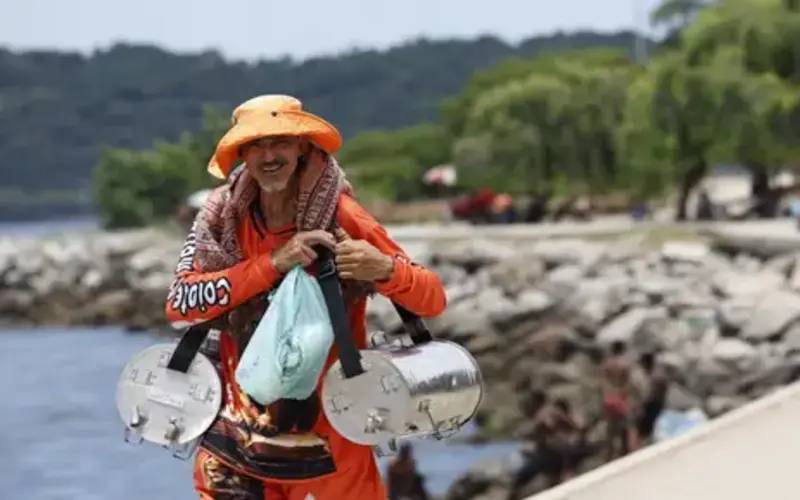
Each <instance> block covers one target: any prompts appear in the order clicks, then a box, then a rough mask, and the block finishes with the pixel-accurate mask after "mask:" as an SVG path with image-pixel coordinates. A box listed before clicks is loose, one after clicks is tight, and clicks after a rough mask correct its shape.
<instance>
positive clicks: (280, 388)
mask: <svg viewBox="0 0 800 500" xmlns="http://www.w3.org/2000/svg"><path fill="white" fill-rule="evenodd" d="M332 343H333V328H332V326H331V320H330V317H329V316H328V308H327V307H326V305H325V298H324V297H323V295H322V289H320V287H319V284H318V283H317V280H315V279H314V278H312V277H311V276H309V275H308V273H306V272H305V271H304V270H303V268H301V267H299V266H297V267H294V268H293V269H292V270H291V271H289V273H288V274H287V275H286V277H284V279H283V282H282V283H281V284H280V286H279V287H278V289H277V290H276V291H275V292H274V293H273V295H272V300H271V301H270V305H269V308H268V309H267V312H266V314H264V317H263V318H261V321H260V322H259V324H258V326H257V327H256V330H255V332H253V336H252V337H251V338H250V342H249V343H248V344H247V348H245V350H244V353H242V357H241V359H240V360H239V366H238V367H237V368H236V381H237V382H238V383H239V386H240V387H241V388H242V390H244V391H245V392H246V393H247V394H249V395H250V396H251V397H252V398H253V399H255V400H256V401H258V402H259V403H261V404H263V405H268V404H270V403H272V402H274V401H277V400H279V399H306V398H307V397H309V396H310V395H311V393H312V392H314V389H315V388H316V386H317V380H318V378H319V376H320V373H321V372H322V368H323V366H324V364H325V358H326V357H327V356H328V352H329V351H330V348H331V344H332Z"/></svg>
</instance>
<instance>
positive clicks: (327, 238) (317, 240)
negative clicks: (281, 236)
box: [272, 229, 336, 274]
mask: <svg viewBox="0 0 800 500" xmlns="http://www.w3.org/2000/svg"><path fill="white" fill-rule="evenodd" d="M316 245H323V246H325V247H327V248H329V249H331V250H334V249H335V248H336V238H334V236H333V235H332V234H331V233H329V232H327V231H323V230H321V229H317V230H314V231H303V232H300V233H297V234H295V235H294V236H293V237H292V239H290V240H289V241H288V242H286V244H285V245H283V246H282V247H280V248H279V249H278V250H276V251H274V252H273V253H272V264H273V265H274V266H275V268H276V269H277V270H278V271H279V272H281V273H282V274H286V273H288V272H289V270H290V269H292V268H293V267H294V266H296V265H297V264H300V265H301V266H303V267H306V266H308V265H310V264H311V263H312V262H314V261H315V260H316V259H317V252H315V251H314V250H313V249H312V248H311V247H313V246H316Z"/></svg>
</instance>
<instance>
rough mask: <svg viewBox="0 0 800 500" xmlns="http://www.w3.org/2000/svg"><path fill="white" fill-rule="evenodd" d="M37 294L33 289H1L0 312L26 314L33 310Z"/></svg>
mask: <svg viewBox="0 0 800 500" xmlns="http://www.w3.org/2000/svg"><path fill="white" fill-rule="evenodd" d="M35 301H36V295H35V293H34V292H33V291H31V290H15V289H5V290H0V313H2V314H4V315H26V316H27V314H24V313H25V312H26V311H31V308H32V307H33V304H34V302H35Z"/></svg>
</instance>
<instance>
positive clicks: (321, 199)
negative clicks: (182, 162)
mask: <svg viewBox="0 0 800 500" xmlns="http://www.w3.org/2000/svg"><path fill="white" fill-rule="evenodd" d="M299 175H300V179H299V192H298V196H297V214H296V218H295V225H296V227H297V231H311V230H314V229H329V228H331V226H332V224H333V222H334V219H335V217H336V204H337V201H338V200H339V195H340V194H341V193H343V192H344V193H349V194H352V188H351V187H350V183H348V182H347V180H346V179H345V176H344V172H343V171H342V169H341V167H339V164H338V163H337V162H336V160H335V159H334V158H333V157H332V156H330V155H328V154H326V153H324V152H323V151H320V150H319V149H316V148H315V149H314V150H313V151H312V153H311V154H309V156H308V159H307V161H306V162H305V165H304V166H303V167H302V170H301V171H300V173H299ZM259 193H260V188H259V186H258V183H256V181H255V179H253V178H252V176H251V175H250V173H249V172H248V171H247V169H246V168H244V167H243V166H239V167H238V168H237V169H236V170H234V171H233V173H231V175H230V176H229V177H228V182H227V183H226V184H225V185H224V186H222V187H219V188H217V189H215V190H214V191H213V192H212V193H211V194H210V195H209V197H208V200H207V201H206V203H205V205H204V206H203V209H202V210H201V211H200V215H199V217H198V218H197V221H196V223H195V227H194V231H195V237H196V253H195V264H196V265H197V267H198V268H199V270H200V271H202V272H213V271H219V270H221V269H226V268H228V267H231V266H233V265H235V264H237V263H239V262H241V261H242V260H244V255H243V252H242V249H241V248H240V247H239V241H238V239H237V237H236V234H237V228H238V227H239V224H240V222H241V221H242V220H243V218H244V217H247V215H248V211H249V210H250V208H251V206H252V205H253V203H254V202H257V201H258V196H259Z"/></svg>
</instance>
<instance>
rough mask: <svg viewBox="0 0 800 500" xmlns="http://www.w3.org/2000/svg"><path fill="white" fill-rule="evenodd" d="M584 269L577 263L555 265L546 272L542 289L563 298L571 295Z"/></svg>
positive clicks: (560, 298) (581, 278) (578, 283)
mask: <svg viewBox="0 0 800 500" xmlns="http://www.w3.org/2000/svg"><path fill="white" fill-rule="evenodd" d="M585 273H586V270H585V269H584V268H583V267H581V266H577V265H566V266H561V267H557V268H555V269H554V270H552V271H550V272H549V273H548V274H547V278H546V279H545V282H544V283H543V284H542V287H541V288H542V290H544V291H546V292H547V293H549V294H550V295H552V296H554V297H556V298H558V299H559V300H563V299H565V298H566V297H569V296H570V295H572V294H573V293H574V292H575V290H576V289H577V288H578V286H579V285H580V282H581V281H582V280H583V276H584V274H585Z"/></svg>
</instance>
